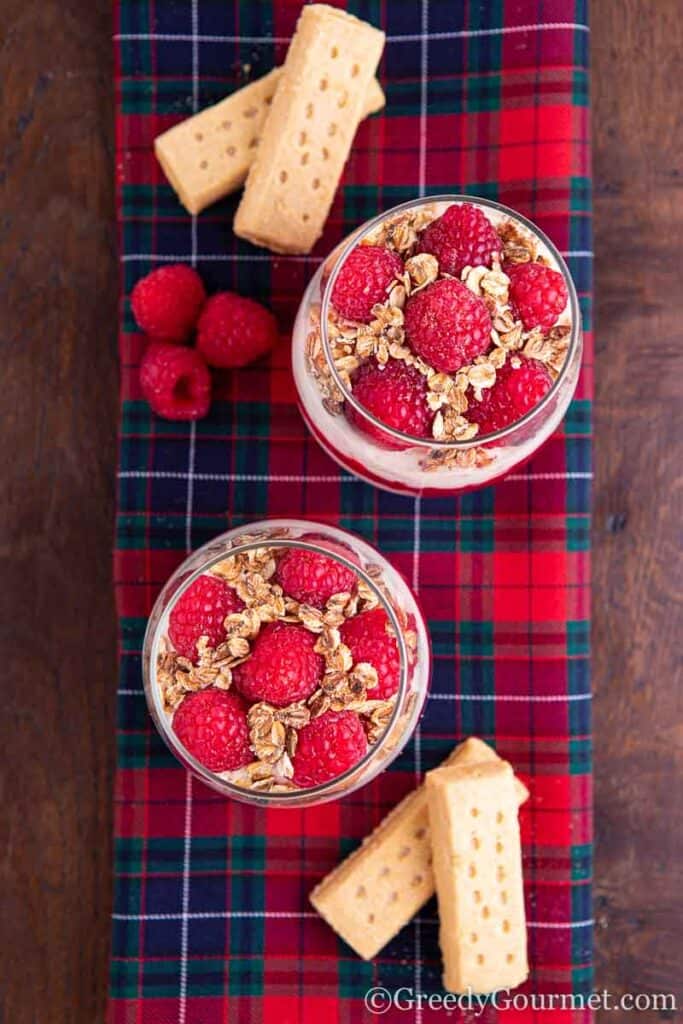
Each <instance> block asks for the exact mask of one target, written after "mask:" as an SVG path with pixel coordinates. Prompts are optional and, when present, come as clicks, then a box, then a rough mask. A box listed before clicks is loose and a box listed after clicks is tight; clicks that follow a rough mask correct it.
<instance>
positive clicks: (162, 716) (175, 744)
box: [142, 519, 419, 804]
mask: <svg viewBox="0 0 683 1024" xmlns="http://www.w3.org/2000/svg"><path fill="white" fill-rule="evenodd" d="M284 522H287V523H288V524H289V525H292V524H296V526H300V527H302V528H303V527H307V528H310V529H311V532H315V530H316V529H321V528H322V529H329V530H331V531H333V532H334V533H338V534H341V535H342V536H345V537H350V538H351V540H352V541H354V542H357V541H358V540H362V538H356V537H355V535H354V534H352V533H350V532H349V531H348V530H344V529H342V528H341V527H338V526H329V525H327V524H322V523H317V522H309V521H307V520H303V519H298V520H281V519H279V520H259V521H257V522H255V523H247V524H245V525H244V526H238V527H234V528H233V529H232V530H228V531H226V532H225V533H224V534H219V535H218V536H217V537H214V538H213V539H212V540H210V541H208V542H207V543H206V544H203V545H202V546H201V547H199V548H197V550H196V551H193V552H191V553H190V554H189V555H188V556H187V558H186V559H185V560H184V561H183V562H182V563H181V564H180V565H179V566H178V567H177V568H176V569H175V571H174V572H173V573H172V574H171V576H170V577H169V579H168V580H167V581H166V583H165V584H164V587H163V588H162V590H161V591H160V593H159V595H158V597H157V601H160V600H161V599H162V598H163V595H164V594H165V593H166V590H167V588H169V587H170V586H171V585H172V584H175V583H176V582H177V581H176V577H177V575H178V574H180V573H181V572H182V569H183V566H184V564H185V562H186V561H188V560H189V559H191V558H195V557H197V556H198V555H200V554H201V553H202V552H203V551H204V550H205V549H207V548H210V547H212V546H213V545H215V544H216V543H219V542H220V541H221V540H222V539H223V538H229V537H231V536H232V535H234V534H235V533H236V532H238V531H240V530H244V531H245V532H251V531H252V530H257V529H272V527H273V526H277V525H278V524H281V523H284ZM362 542H363V543H367V542H365V541H362ZM276 546H277V547H288V548H304V549H306V550H309V551H314V552H316V553H318V554H322V555H326V556H327V557H329V558H334V559H335V560H336V561H338V562H340V563H341V564H342V565H344V566H345V567H346V568H348V569H350V570H351V571H352V572H354V573H355V574H356V575H357V576H359V577H361V578H362V580H363V582H364V583H366V584H367V585H368V586H369V587H370V589H371V590H372V591H373V593H374V594H375V595H376V596H377V598H378V600H379V602H380V605H381V607H382V608H383V610H384V611H385V613H386V614H387V616H388V618H389V621H390V623H391V625H392V627H393V629H394V633H395V636H396V641H397V645H398V650H399V658H400V678H399V686H398V690H397V691H396V702H395V704H394V708H393V711H392V713H391V718H390V719H389V721H388V722H387V725H386V726H385V728H384V732H383V733H382V736H385V735H387V734H388V733H389V732H390V730H391V729H392V728H393V726H394V725H395V723H396V721H397V719H398V717H399V710H400V707H401V698H402V696H403V695H404V693H405V688H406V685H407V682H408V648H407V645H406V642H405V637H404V636H403V632H402V629H401V626H400V623H399V621H398V617H397V615H396V613H395V611H394V609H393V608H392V606H391V604H390V603H389V602H388V601H387V599H386V598H385V596H384V595H383V594H382V592H381V590H380V588H379V587H378V586H377V584H376V583H375V582H374V580H373V579H372V577H371V576H370V575H369V574H368V573H367V572H366V571H365V570H364V569H363V568H362V567H361V566H359V565H356V564H355V563H354V562H352V561H351V560H350V559H347V558H345V557H344V556H343V555H340V554H339V553H338V552H331V551H328V550H327V549H326V548H324V547H322V546H321V545H319V544H315V543H312V542H309V541H300V540H288V539H287V538H280V537H276V538H273V539H272V540H253V541H249V542H248V543H246V544H239V543H237V544H235V545H234V547H231V548H229V549H228V550H227V551H225V552H223V553H222V554H220V555H217V556H216V557H215V558H214V559H212V560H211V561H208V562H205V563H202V565H201V567H199V568H197V569H196V570H194V571H193V572H191V573H190V574H189V576H188V577H187V578H186V579H185V580H183V581H182V584H180V585H179V586H178V587H177V589H175V590H174V593H173V597H172V598H171V599H170V600H169V602H168V604H167V605H166V606H165V607H164V609H163V612H162V613H161V617H160V619H159V621H158V622H157V623H156V625H155V627H154V628H153V629H152V615H150V617H149V619H148V621H147V626H146V629H145V637H144V639H143V646H142V650H143V659H142V660H143V664H142V670H143V679H144V677H145V676H147V679H148V682H149V687H145V697H146V700H147V703H148V705H149V704H150V697H149V696H148V692H147V691H148V690H149V692H150V693H151V702H152V704H153V707H150V709H149V710H150V712H152V711H153V714H152V718H153V720H154V723H155V725H156V726H157V729H158V731H159V734H160V736H161V738H162V740H163V741H164V743H165V744H166V746H167V747H168V748H169V750H170V751H171V753H172V754H173V755H174V756H175V757H177V756H178V751H179V750H180V752H181V754H182V761H184V762H185V764H186V766H189V767H190V769H191V770H192V771H193V772H194V773H195V774H196V775H198V776H199V777H200V778H201V779H202V781H204V782H206V784H207V785H209V786H211V787H212V788H214V789H216V788H217V787H220V789H221V790H225V789H227V790H229V792H228V793H226V794H225V795H229V796H234V798H235V799H237V800H241V801H242V802H243V803H252V804H253V803H258V804H264V803H266V802H268V801H270V800H272V801H273V802H274V803H275V802H278V803H279V802H280V801H284V802H292V803H296V801H297V799H298V800H301V798H302V797H304V796H305V797H306V798H308V797H309V796H313V797H320V798H321V800H322V799H323V798H324V797H325V796H326V795H328V794H329V793H330V791H331V790H334V789H336V788H337V786H338V785H339V783H340V782H343V781H344V780H345V779H348V778H350V777H351V776H352V775H354V774H355V773H356V772H358V771H359V769H362V767H363V766H364V765H366V764H367V763H368V762H369V761H370V760H371V759H372V757H373V756H375V755H376V753H377V743H375V744H372V745H371V746H368V749H367V751H366V753H365V754H364V756H363V757H362V758H361V759H360V761H357V762H356V763H355V764H353V765H352V766H351V767H350V768H347V770H346V771H345V772H343V773H341V774H340V775H335V776H334V778H332V779H329V780H328V781H327V782H322V783H319V784H318V785H317V786H306V787H304V788H299V789H292V790H284V791H282V792H279V791H278V792H276V793H272V794H271V793H268V792H266V791H261V790H256V791H254V790H251V789H250V788H249V787H248V786H239V785H237V783H235V782H231V781H230V780H229V779H224V778H223V777H222V775H220V774H219V773H218V772H214V771H211V769H210V768H207V767H206V766H205V765H203V764H202V763H201V762H200V761H198V760H197V758H196V757H195V756H194V755H193V754H192V753H190V751H189V750H187V748H186V747H185V745H184V744H183V743H181V742H180V740H178V739H177V737H176V736H175V734H174V732H173V730H172V727H171V722H172V719H170V718H169V716H168V714H167V713H166V711H165V710H164V707H163V704H162V702H161V691H160V688H159V685H158V682H157V678H156V673H157V655H158V651H159V642H160V639H161V631H160V628H159V627H160V626H161V618H162V617H163V616H165V615H168V614H170V611H171V609H172V608H173V607H174V605H175V604H176V602H177V601H178V600H179V598H180V597H181V596H182V594H184V593H185V591H186V590H187V589H188V587H190V586H191V585H192V583H194V581H195V580H196V579H198V578H199V576H202V575H204V574H205V573H206V572H208V571H210V569H211V567H212V566H213V565H215V564H216V563H217V562H221V561H224V559H225V558H229V557H231V556H232V555H235V554H241V553H242V552H245V551H250V550H253V549H255V548H263V547H276ZM372 551H373V554H374V555H375V556H378V557H379V558H382V559H384V556H383V555H382V554H381V552H378V551H376V549H375V548H372ZM388 564H390V563H388ZM411 593H412V591H411ZM155 605H156V602H155ZM418 610H419V609H418ZM148 633H149V634H150V635H149V636H148ZM147 649H149V665H147V659H146V657H145V651H146V650H147ZM231 689H232V687H231ZM226 692H230V691H229V690H228V691H226ZM369 699H372V698H371V697H370V698H369ZM409 738H410V737H407V739H409ZM407 739H406V741H407ZM379 742H380V743H381V737H380V740H379ZM402 746H403V744H401V745H400V746H399V747H398V749H396V748H395V749H396V753H399V752H400V750H401V748H402ZM254 760H257V758H256V757H255V756H254ZM235 771H239V769H235ZM376 774H377V773H376ZM374 777H375V776H372V778H374ZM366 781H368V782H369V781H370V779H368V780H366ZM345 795H347V794H346V793H343V792H342V793H340V794H339V797H340V798H341V797H343V796H345Z"/></svg>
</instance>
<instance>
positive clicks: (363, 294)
mask: <svg viewBox="0 0 683 1024" xmlns="http://www.w3.org/2000/svg"><path fill="white" fill-rule="evenodd" d="M402 275H403V260H402V259H401V257H400V256H399V255H398V253H397V252H394V251H393V249H385V248H384V246H382V245H357V246H356V248H355V249H352V250H351V252H350V253H349V255H348V256H347V257H346V259H345V260H344V265H343V267H342V268H341V270H340V271H339V274H338V275H337V280H336V281H335V283H334V289H333V291H332V305H333V306H334V308H335V309H336V310H337V312H338V313H340V314H341V315H342V316H345V317H346V318H347V319H348V320H359V321H360V322H361V323H364V324H367V323H370V321H371V320H372V307H373V306H374V305H376V304H377V303H378V302H384V301H385V299H386V297H387V289H388V288H389V285H390V284H391V282H392V281H393V280H394V279H395V278H397V277H401V276H402Z"/></svg>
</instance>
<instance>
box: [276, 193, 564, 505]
mask: <svg viewBox="0 0 683 1024" xmlns="http://www.w3.org/2000/svg"><path fill="white" fill-rule="evenodd" d="M465 202H466V203H471V204H472V205H474V206H478V207H480V208H481V209H482V210H483V212H484V213H485V215H486V216H487V217H488V219H489V220H490V221H491V222H492V223H493V224H494V226H496V227H497V226H498V225H499V224H501V223H503V222H505V223H509V222H513V223H514V224H515V225H516V226H518V227H519V228H520V230H521V231H526V232H528V233H529V234H530V236H531V237H532V239H533V241H534V244H535V245H536V246H537V248H538V251H539V253H541V254H542V255H543V256H544V258H545V259H546V261H547V262H548V263H549V265H550V266H552V267H553V268H554V269H556V270H558V271H559V272H560V273H561V274H562V276H563V278H564V281H565V284H566V286H567V292H568V295H569V300H568V303H567V309H566V311H565V316H566V319H567V322H568V325H569V327H570V333H569V337H568V348H567V353H566V357H565V360H564V364H563V366H562V368H561V370H560V372H559V375H558V377H557V379H556V380H555V381H554V382H553V385H552V387H551V388H550V390H549V391H548V392H547V394H546V395H545V396H544V397H543V399H542V400H541V401H540V402H539V403H538V405H536V406H535V407H534V408H533V409H531V410H530V411H529V412H528V413H526V415H525V416H523V417H522V418H520V419H519V420H517V421H516V422H515V423H513V424H511V425H510V426H507V427H505V428H504V429H501V430H497V431H495V432H493V433H490V434H487V435H485V436H478V437H475V438H474V439H472V440H469V441H446V440H441V441H437V440H434V439H432V438H415V437H411V436H409V435H407V434H403V433H402V432H400V431H398V430H394V429H393V428H391V427H388V426H387V425H386V424H384V423H383V422H382V421H381V420H378V419H377V418H376V417H375V416H373V415H372V414H371V413H369V412H368V411H367V410H365V409H364V407H363V406H362V405H361V404H360V403H359V402H358V401H357V399H356V398H355V397H354V395H353V393H352V392H351V391H350V390H349V389H348V387H347V386H346V385H345V383H344V380H343V378H342V376H340V373H339V372H338V370H337V368H336V367H335V364H334V362H333V360H332V356H331V345H330V338H329V336H328V311H329V306H330V296H331V294H332V291H333V289H334V285H335V282H336V280H337V276H338V273H339V270H340V268H341V266H342V264H343V263H344V260H345V259H346V257H347V255H348V254H349V252H350V251H351V250H352V249H353V248H355V246H356V245H358V244H359V243H360V242H361V241H363V239H366V238H367V237H368V235H370V234H371V233H372V232H373V231H375V230H376V229H377V228H378V226H379V225H381V224H382V223H383V222H384V221H386V220H387V219H393V218H396V217H399V216H401V215H403V214H406V213H409V212H412V211H416V210H418V211H419V210H425V209H428V208H430V207H433V209H434V211H435V215H436V216H439V215H441V214H442V213H443V212H444V211H445V210H446V209H447V208H448V207H449V206H451V205H452V204H453V203H465ZM316 338H317V339H318V344H319V346H321V348H322V353H323V354H324V367H323V369H324V372H325V375H326V377H327V380H329V381H331V382H332V383H333V385H336V388H337V389H338V392H337V394H339V392H341V396H343V401H344V402H345V403H349V404H350V405H351V406H353V408H354V410H355V412H356V414H357V415H358V416H360V417H361V418H363V419H364V420H365V421H367V422H368V423H369V424H371V425H372V426H374V427H376V428H380V429H381V430H382V431H383V432H384V433H385V434H386V435H389V437H390V438H391V439H392V441H394V442H395V445H396V447H395V448H390V447H384V446H382V445H381V444H378V443H377V441H376V440H374V439H373V437H371V436H369V435H368V434H367V433H365V432H363V431H361V430H359V429H358V428H357V427H356V426H354V425H353V424H352V423H350V422H349V420H348V419H347V418H346V416H345V415H344V414H343V412H340V411H339V408H338V407H334V403H330V401H329V398H328V397H327V396H326V395H325V393H324V392H323V391H322V390H321V388H320V381H319V379H318V378H316V374H315V373H314V372H313V370H312V365H311V359H310V358H309V356H308V355H307V351H310V350H309V349H308V345H309V344H310V342H311V341H313V340H316ZM582 347H583V337H582V332H581V319H580V312H579V303H578V298H577V295H576V289H575V287H574V283H573V281H572V278H571V275H570V273H569V271H568V269H567V266H566V264H565V262H564V260H563V259H562V256H561V255H560V253H559V252H558V251H557V249H556V248H555V246H554V245H553V243H552V242H551V241H550V239H549V238H548V237H547V236H546V235H545V234H544V233H543V232H542V231H541V230H540V229H539V228H538V227H536V226H535V225H534V224H532V223H531V221H529V220H527V219H526V218H525V217H523V216H522V215H521V214H519V213H516V212H515V211H514V210H511V209H509V208H508V207H506V206H502V205H501V204H499V203H494V202H491V201H489V200H484V199H477V198H475V197H472V196H459V195H443V196H433V197H426V198H423V199H416V200H414V201H411V202H407V203H403V204H401V205H400V206H395V207H394V208H393V209H391V210H389V211H387V212H385V213H382V214H379V215H378V216H377V217H374V218H373V219H372V220H370V221H367V222H366V223H365V224H363V225H362V226H361V227H360V228H358V229H357V230H356V231H354V232H353V233H352V234H350V235H349V236H348V237H347V238H346V239H345V240H344V241H343V242H342V243H341V244H340V245H339V246H338V247H337V248H336V249H335V250H334V251H333V252H332V253H331V255H330V256H329V257H328V258H327V260H326V261H325V262H324V263H323V264H322V265H321V266H320V267H319V269H318V271H317V272H316V274H315V275H314V277H313V279H312V280H311V282H310V284H309V285H308V287H307V289H306V291H305V293H304V296H303V299H302V301H301V304H300V306H299V311H298V314H297V318H296V322H295V326H294V332H293V336H292V365H293V371H294V380H295V382H296V387H297V392H298V396H299V406H300V409H301V412H302V415H303V417H304V420H305V421H306V424H307V426H308V428H309V430H310V431H311V433H312V434H313V436H314V437H315V438H316V440H317V441H318V442H319V444H320V445H321V446H322V448H324V449H325V451H326V452H327V453H328V454H329V455H330V456H331V457H332V458H333V459H335V461H336V462H337V463H338V464H339V465H340V466H342V467H343V468H344V469H347V470H348V471H349V472H351V473H354V474H355V475H356V476H359V477H361V478H362V479H363V480H367V481H368V482H369V483H372V484H374V485H375V486H377V487H381V488H384V489H385V490H390V491H398V492H402V493H409V494H416V495H417V494H422V495H442V494H457V493H459V492H464V491H470V490H474V489H476V488H479V487H485V486H487V485H489V484H492V483H494V482H495V481H497V480H499V479H501V478H503V477H504V476H506V475H507V474H508V473H510V472H511V471H512V470H513V469H515V468H516V467H519V466H520V464H522V463H524V462H526V461H527V460H528V459H530V458H531V457H532V456H533V455H534V453H535V452H537V451H538V449H539V448H540V447H541V445H543V444H544V442H545V441H547V439H548V438H549V437H550V435H551V434H552V433H553V432H554V431H555V430H556V429H557V427H558V426H559V424H560V421H561V420H562V418H563V416H564V414H565V412H566V411H567V407H568V405H569V403H570V401H571V399H572V396H573V394H574V391H575V389H576V385H577V381H578V377H579V370H580V366H581V354H582Z"/></svg>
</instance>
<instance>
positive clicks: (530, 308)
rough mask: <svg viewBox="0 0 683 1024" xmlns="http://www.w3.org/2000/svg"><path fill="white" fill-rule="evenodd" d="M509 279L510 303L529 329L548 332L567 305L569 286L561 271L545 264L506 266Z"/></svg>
mask: <svg viewBox="0 0 683 1024" xmlns="http://www.w3.org/2000/svg"><path fill="white" fill-rule="evenodd" d="M505 273H506V274H507V275H508V277H509V278H510V305H511V306H512V310H513V312H514V313H515V314H516V315H517V316H518V317H519V318H520V320H521V321H522V323H523V324H524V326H525V327H526V329H527V331H530V330H532V329H533V328H534V327H541V328H542V329H543V330H544V331H549V330H550V328H551V327H552V326H553V324H554V323H555V321H556V320H557V318H558V316H559V315H560V313H561V312H562V310H563V309H564V307H565V306H566V305H567V298H568V292H567V286H566V284H565V283H564V278H563V277H562V274H561V273H560V272H559V270H553V269H552V267H546V266H545V265H544V264H543V263H517V264H514V265H513V266H506V267H505Z"/></svg>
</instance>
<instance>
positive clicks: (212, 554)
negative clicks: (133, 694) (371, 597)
mask: <svg viewBox="0 0 683 1024" xmlns="http://www.w3.org/2000/svg"><path fill="white" fill-rule="evenodd" d="M263 547H278V548H281V547H283V548H291V547H302V548H306V549H308V550H311V551H316V552H319V553H321V554H324V555H327V556H328V557H330V558H333V559H335V560H336V561H338V562H341V563H342V564H343V565H344V566H346V567H347V568H350V569H352V570H353V572H354V573H356V575H357V576H358V578H359V579H360V580H362V581H363V582H364V583H365V585H366V586H367V587H368V588H370V590H371V591H372V592H373V593H374V594H375V595H376V597H377V598H378V600H379V607H381V608H383V609H384V611H385V612H386V615H387V616H388V618H389V622H390V623H391V626H392V627H393V631H394V632H395V635H396V640H397V644H398V651H399V659H400V684H399V689H398V693H397V698H396V703H395V706H394V709H393V713H392V715H391V718H390V720H389V722H388V725H387V726H386V729H385V731H384V733H383V734H382V735H381V736H380V738H379V740H378V741H377V742H376V743H375V744H374V745H372V746H370V747H369V749H368V752H367V754H366V755H365V757H364V758H363V759H362V760H361V761H359V762H358V764H356V765H354V766H353V767H352V768H351V769H349V770H348V771H347V772H345V773H344V774H343V775H340V776H338V777H336V778H334V779H332V780H330V781H329V782H326V783H324V784H322V785H318V786H315V787H310V788H307V789H298V790H292V791H288V792H275V793H268V792H259V791H254V790H251V789H246V788H244V787H243V786H240V785H237V784H235V783H234V782H231V781H229V780H228V779H226V778H224V777H223V775H222V774H217V773H215V772H212V771H210V770H209V769H207V768H206V767H205V766H204V765H202V764H200V762H199V761H197V759H196V758H195V757H193V756H192V754H190V753H189V751H187V750H186V749H185V748H184V747H183V745H182V744H181V743H180V741H179V740H178V738H177V737H176V735H175V734H174V732H173V729H172V728H171V721H172V718H171V714H170V713H169V712H168V711H167V710H166V709H165V708H164V702H163V697H162V693H161V687H160V685H159V684H158V681H157V658H158V655H159V653H160V650H162V649H163V648H162V646H161V645H162V644H163V638H164V637H165V636H166V634H167V632H168V616H169V613H170V611H171V609H172V608H173V605H174V604H175V602H176V601H177V600H178V598H179V597H180V595H181V594H182V593H183V592H184V591H185V590H186V589H187V587H189V586H190V584H191V583H193V582H194V580H196V579H197V577H198V576H200V575H202V574H203V573H205V572H207V571H208V570H209V569H210V568H211V567H212V566H213V565H215V563H217V562H220V561H222V560H223V559H225V558H227V557H228V556H229V555H238V554H240V553H242V552H246V551H249V550H250V549H254V548H263ZM408 630H410V631H411V633H412V636H411V643H410V645H409V644H408V643H407V642H406V634H407V632H408ZM142 671H143V680H144V689H145V696H146V699H147V705H148V707H149V711H150V714H151V716H152V718H153V720H154V723H155V725H156V727H157V729H158V731H159V733H160V735H161V737H162V739H163V740H164V742H165V743H166V745H167V746H168V748H169V749H170V750H171V752H172V753H173V754H174V755H175V756H176V757H177V758H178V760H179V761H180V762H181V763H182V764H183V765H185V767H186V768H187V769H188V770H189V771H191V772H192V773H193V774H194V775H196V776H197V778H199V779H201V780H202V782H205V783H206V784H207V785H208V786H211V787H212V788H213V789H215V790H218V792H220V793H223V794H224V795H225V796H230V797H233V798H234V799H236V800H242V801H244V802H246V803H251V804H256V805H260V806H269V807H273V806H275V807H302V806H310V805H312V804H317V803H324V802H326V801H328V800H335V799H338V798H340V797H343V796H346V795H347V794H349V793H352V792H353V791H354V790H356V789H359V788H360V787H361V786H364V785H365V784H366V783H367V782H369V781H370V780H371V779H373V778H374V777H375V776H376V775H378V774H379V773H380V772H381V771H383V770H384V769H385V768H386V767H387V766H388V765H389V764H390V763H391V762H392V761H393V760H394V758H395V757H397V755H398V754H399V753H400V751H401V749H402V748H403V747H404V746H405V744H406V743H407V742H408V740H409V739H410V737H411V735H412V734H413V731H414V729H415V726H416V725H417V722H418V719H419V717H420V714H421V711H422V708H423V706H424V702H425V699H426V696H427V690H428V687H429V679H430V671H431V650H430V643H429V637H428V633H427V629H426V626H425V622H424V619H423V616H422V613H421V611H420V608H419V606H418V604H417V601H416V599H415V596H414V594H413V592H412V591H411V589H410V587H409V586H408V584H407V583H406V581H405V580H404V578H403V577H402V576H401V574H400V573H399V572H397V571H396V569H394V568H393V566H392V565H391V564H390V563H389V562H388V561H387V560H386V559H385V558H384V557H383V556H382V555H381V554H380V553H379V552H378V551H376V550H375V549H374V548H373V547H371V546H370V545H369V544H367V543H366V542H365V541H364V540H361V538H360V537H357V536H356V535H354V534H351V533H348V532H347V531H345V530H340V529H338V528H337V527H333V526H328V525H323V524H321V523H315V522H306V521H303V520H296V519H273V520H267V521H262V522H256V523H249V524H246V525H244V526H239V527H236V528H235V529H233V530H229V531H228V532H227V533H224V534H222V535H221V536H220V537H217V538H216V539H215V540H212V541H210V542H209V543H208V544H205V545H204V546H203V547H202V548H199V550H197V551H195V552H194V553H193V554H191V555H190V556H189V557H188V558H187V559H186V560H185V561H184V562H183V563H182V565H180V566H179V567H178V569H176V571H175V572H174V573H173V575H172V576H171V577H170V579H169V580H168V582H167V583H166V585H165V586H164V588H163V590H162V591H161V593H160V594H159V597H158V598H157V600H156V602H155V604H154V608H153V609H152V613H151V615H150V617H149V622H148V624H147V631H146V633H145V639H144V645H143V654H142ZM371 693H372V691H371V690H370V691H368V694H369V695H371ZM226 774H227V773H226Z"/></svg>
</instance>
